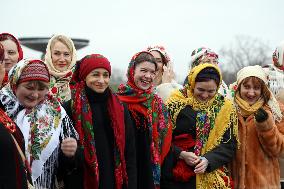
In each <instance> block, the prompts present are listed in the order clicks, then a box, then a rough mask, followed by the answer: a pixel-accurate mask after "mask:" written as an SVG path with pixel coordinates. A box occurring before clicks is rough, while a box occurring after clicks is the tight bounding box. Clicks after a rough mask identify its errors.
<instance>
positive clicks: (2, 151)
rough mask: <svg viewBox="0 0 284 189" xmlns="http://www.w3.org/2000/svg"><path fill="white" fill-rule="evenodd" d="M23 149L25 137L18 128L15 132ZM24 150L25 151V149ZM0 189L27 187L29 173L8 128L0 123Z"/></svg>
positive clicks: (15, 136)
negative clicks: (27, 173)
mask: <svg viewBox="0 0 284 189" xmlns="http://www.w3.org/2000/svg"><path fill="white" fill-rule="evenodd" d="M0 116H2V115H0ZM13 135H14V138H15V139H16V140H17V139H18V141H17V142H18V144H19V145H20V147H21V149H22V151H23V150H24V139H23V136H22V134H21V131H20V130H19V129H18V128H17V129H16V132H15V133H14V134H13ZM23 152H24V151H23ZM0 168H1V171H0V189H27V188H28V186H27V175H26V171H25V167H24V163H23V161H22V159H21V156H20V154H19V152H18V149H17V147H16V144H15V142H14V140H13V138H12V136H11V134H10V133H9V132H8V130H7V129H6V128H5V127H4V126H3V124H0Z"/></svg>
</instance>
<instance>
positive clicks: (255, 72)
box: [230, 65, 282, 121]
mask: <svg viewBox="0 0 284 189" xmlns="http://www.w3.org/2000/svg"><path fill="white" fill-rule="evenodd" d="M248 77H256V78H258V79H260V80H262V81H263V82H264V83H265V86H266V87H267V90H269V89H268V86H267V82H268V80H267V74H266V73H265V71H264V69H263V68H262V67H261V66H259V65H255V66H246V67H244V68H242V69H241V70H240V71H239V72H238V73H237V81H236V82H234V83H233V84H231V85H230V89H231V90H233V91H234V92H235V93H236V94H235V97H234V100H235V102H236V104H237V106H239V107H240V108H241V109H243V114H244V116H249V115H250V114H252V113H254V112H256V111H257V110H258V109H259V108H260V107H262V106H263V105H264V104H263V103H264V101H263V98H261V97H260V98H259V99H258V101H257V102H256V103H255V104H253V105H249V104H248V103H247V102H246V101H245V100H243V99H242V98H241V97H240V94H239V92H238V91H237V89H238V88H239V87H240V85H241V84H242V81H243V80H244V79H246V78H248ZM269 91H270V90H269ZM267 105H268V106H269V107H270V109H271V111H272V114H273V118H274V120H277V121H281V119H282V113H281V110H280V107H279V104H278V102H277V100H276V99H275V97H274V94H273V93H272V92H271V91H270V99H269V100H268V102H267Z"/></svg>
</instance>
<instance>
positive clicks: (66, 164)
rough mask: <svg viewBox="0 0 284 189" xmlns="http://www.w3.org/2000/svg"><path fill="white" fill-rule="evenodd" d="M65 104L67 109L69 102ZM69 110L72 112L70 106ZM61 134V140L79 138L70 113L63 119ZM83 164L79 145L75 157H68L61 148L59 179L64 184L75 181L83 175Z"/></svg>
mask: <svg viewBox="0 0 284 189" xmlns="http://www.w3.org/2000/svg"><path fill="white" fill-rule="evenodd" d="M66 105H67V106H66ZM64 106H65V107H67V108H66V109H67V110H68V104H64ZM69 110H70V112H71V108H69ZM66 113H67V111H66ZM67 114H68V113H67ZM60 136H61V137H60V140H61V141H62V139H64V138H66V137H72V138H75V139H76V140H78V134H77V132H76V130H75V128H74V126H73V123H72V120H71V119H70V118H69V116H68V115H66V116H65V117H64V118H63V120H62V132H61V135H60ZM83 164H84V155H83V149H81V148H80V147H79V146H77V151H76V153H75V155H74V156H73V157H66V156H65V155H64V154H63V152H62V151H61V149H60V150H59V154H58V174H57V178H58V180H59V181H60V180H64V184H67V185H68V183H73V181H72V180H73V179H76V178H77V177H79V175H81V171H82V170H83ZM78 179H79V178H78Z"/></svg>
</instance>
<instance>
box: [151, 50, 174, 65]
mask: <svg viewBox="0 0 284 189" xmlns="http://www.w3.org/2000/svg"><path fill="white" fill-rule="evenodd" d="M146 51H148V52H152V51H158V52H159V53H160V54H161V55H162V59H163V63H164V64H165V65H166V66H168V63H169V62H170V61H171V58H170V56H169V55H168V53H167V52H166V49H165V47H164V46H162V45H155V46H149V47H148V48H147V49H146Z"/></svg>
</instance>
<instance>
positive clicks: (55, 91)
mask: <svg viewBox="0 0 284 189" xmlns="http://www.w3.org/2000/svg"><path fill="white" fill-rule="evenodd" d="M59 36H60V37H61V38H62V39H64V40H65V41H67V42H69V43H70V44H72V49H69V50H70V52H71V56H72V60H71V63H70V65H69V67H68V68H67V70H66V71H59V70H57V69H56V68H55V67H54V65H53V63H52V58H51V53H52V52H51V43H52V41H53V40H56V38H57V37H59ZM76 60H77V56H76V49H75V46H74V43H73V41H72V40H71V39H70V38H69V37H67V36H64V35H54V36H53V37H52V38H51V39H50V40H49V41H48V44H47V47H46V54H45V60H44V62H45V63H46V65H47V67H48V70H49V73H50V75H51V77H50V90H49V91H50V94H51V95H52V96H54V97H56V98H57V99H58V100H59V101H60V102H65V101H67V100H69V99H70V97H71V91H70V86H69V82H70V80H71V78H72V73H73V70H72V69H73V68H74V66H75V64H76Z"/></svg>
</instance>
